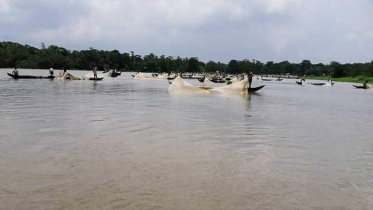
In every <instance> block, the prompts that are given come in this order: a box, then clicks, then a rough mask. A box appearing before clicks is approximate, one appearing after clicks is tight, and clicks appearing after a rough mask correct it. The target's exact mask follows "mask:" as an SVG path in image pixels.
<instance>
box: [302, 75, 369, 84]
mask: <svg viewBox="0 0 373 210" xmlns="http://www.w3.org/2000/svg"><path fill="white" fill-rule="evenodd" d="M329 78H330V77H307V78H306V80H307V79H309V80H328V79H329ZM332 80H333V81H336V82H350V83H363V82H365V81H369V82H371V81H373V77H363V76H360V77H341V78H332Z"/></svg>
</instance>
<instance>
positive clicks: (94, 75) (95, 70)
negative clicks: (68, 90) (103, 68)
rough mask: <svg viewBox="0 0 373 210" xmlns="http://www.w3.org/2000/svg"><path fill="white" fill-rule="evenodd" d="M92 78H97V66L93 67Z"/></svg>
mask: <svg viewBox="0 0 373 210" xmlns="http://www.w3.org/2000/svg"><path fill="white" fill-rule="evenodd" d="M92 71H93V78H95V79H97V67H94V68H93V70H92Z"/></svg>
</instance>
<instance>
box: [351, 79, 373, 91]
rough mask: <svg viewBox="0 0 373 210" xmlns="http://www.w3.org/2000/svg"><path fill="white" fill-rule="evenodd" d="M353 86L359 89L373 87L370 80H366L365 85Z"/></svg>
mask: <svg viewBox="0 0 373 210" xmlns="http://www.w3.org/2000/svg"><path fill="white" fill-rule="evenodd" d="M352 86H354V87H355V88H357V89H373V88H372V87H370V86H369V85H368V81H365V82H364V83H363V85H352Z"/></svg>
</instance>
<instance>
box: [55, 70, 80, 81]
mask: <svg viewBox="0 0 373 210" xmlns="http://www.w3.org/2000/svg"><path fill="white" fill-rule="evenodd" d="M55 79H58V80H67V79H69V80H82V77H78V76H74V75H72V74H71V73H69V72H63V71H61V72H60V73H59V74H58V75H57V76H56V77H55Z"/></svg>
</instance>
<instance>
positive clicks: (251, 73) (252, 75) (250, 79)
mask: <svg viewBox="0 0 373 210" xmlns="http://www.w3.org/2000/svg"><path fill="white" fill-rule="evenodd" d="M247 77H248V78H249V88H251V83H253V77H254V73H253V72H251V71H249V72H248V73H247Z"/></svg>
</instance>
